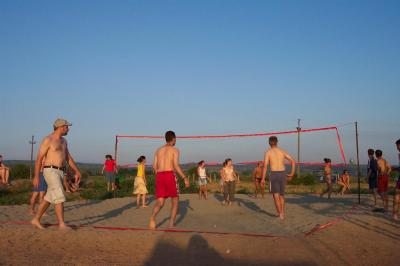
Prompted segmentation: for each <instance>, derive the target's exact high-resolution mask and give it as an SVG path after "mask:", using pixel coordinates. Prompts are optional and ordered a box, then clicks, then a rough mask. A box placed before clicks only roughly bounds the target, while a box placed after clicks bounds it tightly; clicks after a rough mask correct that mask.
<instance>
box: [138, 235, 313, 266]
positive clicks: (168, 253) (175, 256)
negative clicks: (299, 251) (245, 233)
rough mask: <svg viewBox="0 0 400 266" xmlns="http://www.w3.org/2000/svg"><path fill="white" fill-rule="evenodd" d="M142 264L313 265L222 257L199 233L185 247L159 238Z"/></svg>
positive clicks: (311, 263) (308, 263) (192, 265)
mask: <svg viewBox="0 0 400 266" xmlns="http://www.w3.org/2000/svg"><path fill="white" fill-rule="evenodd" d="M144 265H148V266H150V265H151V266H153V265H163V266H165V265H191V266H195V265H202V266H203V265H219V266H222V265H238V266H242V265H243V266H244V265H283V266H284V265H315V263H313V262H311V261H297V262H293V261H291V262H289V261H285V260H284V258H282V260H281V261H274V260H271V258H268V257H267V258H266V260H265V261H248V260H238V259H233V258H226V257H222V256H221V255H220V254H219V253H218V252H217V251H216V250H215V249H214V248H213V247H211V246H210V245H209V244H208V242H207V240H206V239H205V238H204V237H202V236H201V235H198V234H196V235H193V236H192V237H191V238H190V240H189V243H188V245H187V247H186V248H181V247H178V246H176V245H174V244H172V243H169V242H168V241H166V240H160V241H159V242H158V243H157V244H156V246H155V247H154V249H153V253H152V254H151V255H150V257H149V259H148V260H147V261H146V262H145V264H144Z"/></svg>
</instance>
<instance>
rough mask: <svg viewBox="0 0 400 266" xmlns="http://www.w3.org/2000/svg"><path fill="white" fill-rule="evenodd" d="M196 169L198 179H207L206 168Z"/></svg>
mask: <svg viewBox="0 0 400 266" xmlns="http://www.w3.org/2000/svg"><path fill="white" fill-rule="evenodd" d="M198 169H199V176H200V178H207V174H206V168H205V167H201V166H200V167H199V168H198Z"/></svg>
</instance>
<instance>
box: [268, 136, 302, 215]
mask: <svg viewBox="0 0 400 266" xmlns="http://www.w3.org/2000/svg"><path fill="white" fill-rule="evenodd" d="M269 145H270V146H271V148H270V149H269V150H267V151H266V152H265V156H264V169H263V174H262V180H261V183H262V184H263V185H264V184H265V176H266V174H267V170H268V165H270V173H269V180H270V182H271V193H272V196H273V197H274V201H275V207H276V210H277V211H278V214H279V218H280V219H282V220H283V219H284V218H285V213H284V210H285V185H286V179H287V178H289V180H291V179H292V177H293V175H294V171H295V162H294V160H293V158H292V157H291V156H290V155H289V154H288V153H287V152H286V151H284V150H282V149H280V148H278V138H277V137H276V136H271V137H270V138H269ZM285 160H288V161H289V162H290V163H291V166H292V170H291V172H290V174H288V175H287V174H286V172H285V170H286V169H285Z"/></svg>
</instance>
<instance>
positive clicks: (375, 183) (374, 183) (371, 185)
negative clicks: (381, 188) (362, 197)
mask: <svg viewBox="0 0 400 266" xmlns="http://www.w3.org/2000/svg"><path fill="white" fill-rule="evenodd" d="M368 185H369V189H375V188H377V187H378V177H376V176H370V177H369V178H368Z"/></svg>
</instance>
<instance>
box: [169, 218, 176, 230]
mask: <svg viewBox="0 0 400 266" xmlns="http://www.w3.org/2000/svg"><path fill="white" fill-rule="evenodd" d="M168 228H169V229H173V228H175V225H174V221H171V220H170V221H169V223H168Z"/></svg>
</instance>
